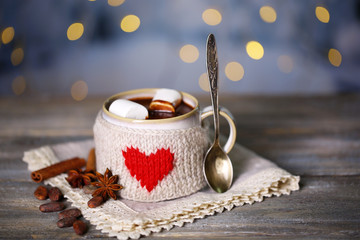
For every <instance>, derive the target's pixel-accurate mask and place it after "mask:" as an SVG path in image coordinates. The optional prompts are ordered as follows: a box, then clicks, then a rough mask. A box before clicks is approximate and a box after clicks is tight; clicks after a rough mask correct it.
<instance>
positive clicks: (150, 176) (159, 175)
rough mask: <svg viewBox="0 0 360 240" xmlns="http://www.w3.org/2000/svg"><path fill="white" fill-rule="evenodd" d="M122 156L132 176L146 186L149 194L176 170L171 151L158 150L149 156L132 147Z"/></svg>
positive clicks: (123, 152)
mask: <svg viewBox="0 0 360 240" xmlns="http://www.w3.org/2000/svg"><path fill="white" fill-rule="evenodd" d="M122 154H123V156H124V158H125V166H126V167H127V168H128V169H129V171H130V174H131V176H133V177H136V179H137V180H138V181H139V182H140V185H141V187H144V186H146V189H147V190H148V192H151V191H152V190H153V189H154V187H155V186H156V185H158V183H159V181H161V180H163V178H164V177H165V176H166V175H168V174H169V172H170V171H171V170H172V169H173V168H174V165H173V161H174V154H173V153H171V152H170V149H164V148H162V149H158V150H157V151H156V153H155V154H154V153H151V154H150V155H149V156H147V155H146V154H145V153H142V152H140V151H139V149H137V148H133V147H131V148H127V149H126V152H125V151H122Z"/></svg>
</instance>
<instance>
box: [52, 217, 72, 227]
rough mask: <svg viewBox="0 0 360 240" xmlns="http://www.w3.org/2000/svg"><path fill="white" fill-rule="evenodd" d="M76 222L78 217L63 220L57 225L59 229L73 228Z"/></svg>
mask: <svg viewBox="0 0 360 240" xmlns="http://www.w3.org/2000/svg"><path fill="white" fill-rule="evenodd" d="M75 221H76V217H67V218H62V219H60V220H59V221H57V223H56V225H57V226H58V227H59V228H63V227H71V226H72V225H73V223H74V222H75Z"/></svg>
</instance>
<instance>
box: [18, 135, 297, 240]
mask: <svg viewBox="0 0 360 240" xmlns="http://www.w3.org/2000/svg"><path fill="white" fill-rule="evenodd" d="M93 146H94V142H93V140H87V141H81V142H70V143H64V144H59V145H53V146H44V147H41V148H38V149H34V150H30V151H27V152H25V153H24V158H23V160H24V162H27V163H28V169H29V170H30V171H35V170H38V169H41V168H43V167H46V166H49V165H51V164H53V163H55V162H58V161H60V160H64V159H68V158H71V157H75V156H78V157H83V158H86V157H87V154H88V152H89V150H90V149H91V148H92V147H93ZM230 158H231V160H232V162H233V167H234V182H233V185H232V187H231V189H230V190H229V191H227V192H226V193H222V194H218V193H215V192H213V191H212V190H210V189H208V188H206V189H203V190H201V191H199V192H197V193H195V194H192V195H190V196H187V197H183V198H179V199H174V200H169V201H163V202H157V203H142V202H134V201H130V200H125V199H120V200H116V201H114V200H109V201H107V202H105V204H103V205H102V206H101V207H98V208H89V207H88V206H87V202H88V200H89V199H90V198H91V195H89V194H84V193H83V191H82V190H81V189H74V188H71V187H70V185H69V184H68V183H67V181H66V180H65V177H66V174H61V175H59V176H57V177H53V178H50V179H48V180H47V181H45V184H50V185H52V186H57V187H58V188H60V189H61V191H62V192H63V193H64V196H65V197H66V198H67V199H68V200H69V201H71V202H72V206H74V207H77V208H79V209H80V210H81V212H82V214H83V216H84V217H85V218H86V219H87V220H89V221H90V222H91V224H93V225H96V229H99V230H101V231H102V232H104V233H107V234H108V235H109V236H116V237H117V238H118V239H128V238H132V239H137V238H139V237H140V236H148V235H149V234H151V232H159V231H161V230H163V229H166V230H170V229H171V228H172V227H174V226H179V227H181V226H182V225H183V224H184V223H191V222H193V221H194V219H198V218H204V217H205V216H207V215H213V214H214V213H216V212H223V211H224V210H225V209H226V210H231V209H232V208H233V207H235V206H241V205H243V204H246V203H248V204H252V203H254V202H261V201H262V200H263V198H264V197H271V196H273V195H275V196H280V195H282V194H287V195H288V194H290V192H291V191H295V190H298V189H299V180H300V178H299V177H298V176H293V175H291V174H290V173H288V172H286V171H285V170H283V169H281V168H279V167H278V166H276V165H275V164H273V163H272V162H270V161H269V160H266V159H264V158H262V157H260V156H258V155H256V154H255V153H253V152H251V151H249V150H248V149H246V148H244V147H242V146H240V145H238V144H235V146H234V148H233V150H232V151H231V153H230ZM119 177H121V176H119Z"/></svg>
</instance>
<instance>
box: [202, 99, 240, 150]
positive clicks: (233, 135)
mask: <svg viewBox="0 0 360 240" xmlns="http://www.w3.org/2000/svg"><path fill="white" fill-rule="evenodd" d="M213 114H214V112H213V108H212V106H207V107H205V108H204V109H203V110H202V111H201V114H200V118H201V122H202V121H203V120H204V119H205V118H207V117H209V116H211V115H213ZM219 114H220V116H223V117H224V118H225V119H226V121H227V122H228V123H229V126H230V135H229V138H228V140H227V141H226V143H225V145H224V151H225V152H226V153H229V152H230V151H231V149H232V148H233V147H234V144H235V141H236V126H235V123H234V117H233V115H232V114H231V113H230V111H229V110H227V109H226V108H224V107H221V106H219Z"/></svg>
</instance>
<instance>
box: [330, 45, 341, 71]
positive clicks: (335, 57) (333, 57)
mask: <svg viewBox="0 0 360 240" xmlns="http://www.w3.org/2000/svg"><path fill="white" fill-rule="evenodd" d="M328 58H329V61H330V63H331V64H332V65H334V66H335V67H339V66H340V65H341V61H342V56H341V53H340V52H339V51H338V50H336V49H334V48H331V49H330V50H329V53H328Z"/></svg>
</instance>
